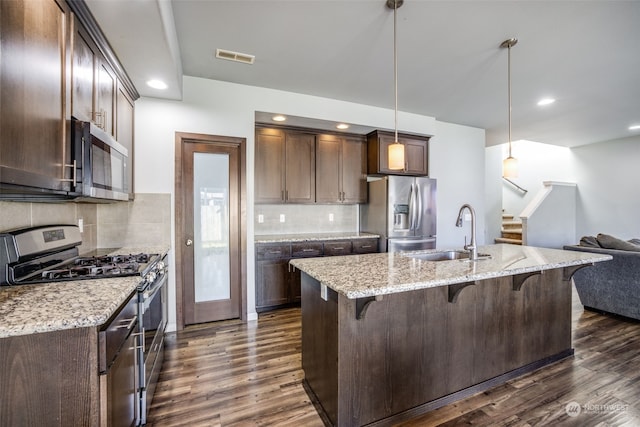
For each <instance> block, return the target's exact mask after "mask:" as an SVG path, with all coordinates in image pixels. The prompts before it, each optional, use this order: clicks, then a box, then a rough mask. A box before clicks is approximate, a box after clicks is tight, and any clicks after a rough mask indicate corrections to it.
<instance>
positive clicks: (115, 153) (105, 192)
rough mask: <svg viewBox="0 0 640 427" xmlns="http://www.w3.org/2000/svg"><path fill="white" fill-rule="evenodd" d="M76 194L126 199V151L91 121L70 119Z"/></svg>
mask: <svg viewBox="0 0 640 427" xmlns="http://www.w3.org/2000/svg"><path fill="white" fill-rule="evenodd" d="M71 128H72V157H73V162H74V171H73V176H74V178H73V181H74V183H75V188H74V196H75V197H76V198H91V199H105V200H129V192H130V191H131V183H130V182H129V174H128V170H129V167H130V165H129V151H128V150H127V149H126V148H125V147H124V146H123V145H122V144H120V143H118V142H117V141H116V140H115V139H114V138H113V137H112V136H111V135H109V134H108V133H107V132H105V131H103V130H102V129H100V128H99V127H98V126H96V125H95V124H93V123H91V122H84V121H80V120H75V119H74V120H72V126H71Z"/></svg>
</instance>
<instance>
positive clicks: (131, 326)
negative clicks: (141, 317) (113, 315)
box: [116, 316, 138, 330]
mask: <svg viewBox="0 0 640 427" xmlns="http://www.w3.org/2000/svg"><path fill="white" fill-rule="evenodd" d="M137 320H138V318H137V317H136V316H133V317H132V318H131V319H127V320H125V322H127V321H128V322H129V323H128V324H127V325H119V326H116V329H127V330H129V329H132V328H133V325H134V324H135V323H136V321H137Z"/></svg>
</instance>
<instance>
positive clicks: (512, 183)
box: [502, 176, 529, 194]
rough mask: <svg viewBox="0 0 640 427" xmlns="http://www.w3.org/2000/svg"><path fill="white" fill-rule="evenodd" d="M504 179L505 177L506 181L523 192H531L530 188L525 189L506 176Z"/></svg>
mask: <svg viewBox="0 0 640 427" xmlns="http://www.w3.org/2000/svg"><path fill="white" fill-rule="evenodd" d="M502 179H504V180H505V181H507V182H508V183H509V184H511V185H513V186H514V187H516V188H517V189H518V190H520V191H522V194H527V193H528V192H529V190H527V189H524V188H522V187H520V186H519V185H518V184H516V183H515V182H513V181H511V180H510V179H509V178H505V177H504V176H503V177H502Z"/></svg>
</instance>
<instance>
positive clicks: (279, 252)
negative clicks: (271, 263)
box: [256, 243, 291, 260]
mask: <svg viewBox="0 0 640 427" xmlns="http://www.w3.org/2000/svg"><path fill="white" fill-rule="evenodd" d="M290 257H291V245H289V244H288V243H278V244H267V245H265V244H260V245H257V246H256V258H257V259H258V260H264V259H282V258H290Z"/></svg>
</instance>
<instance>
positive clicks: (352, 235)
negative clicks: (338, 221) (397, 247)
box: [254, 231, 380, 243]
mask: <svg viewBox="0 0 640 427" xmlns="http://www.w3.org/2000/svg"><path fill="white" fill-rule="evenodd" d="M379 237H380V236H379V235H377V234H373V233H360V232H358V231H354V232H344V233H305V234H273V235H271V234H262V235H256V236H255V238H254V242H255V243H287V242H291V243H293V242H314V241H322V240H347V239H351V240H352V239H377V238H379Z"/></svg>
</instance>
